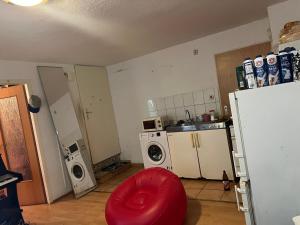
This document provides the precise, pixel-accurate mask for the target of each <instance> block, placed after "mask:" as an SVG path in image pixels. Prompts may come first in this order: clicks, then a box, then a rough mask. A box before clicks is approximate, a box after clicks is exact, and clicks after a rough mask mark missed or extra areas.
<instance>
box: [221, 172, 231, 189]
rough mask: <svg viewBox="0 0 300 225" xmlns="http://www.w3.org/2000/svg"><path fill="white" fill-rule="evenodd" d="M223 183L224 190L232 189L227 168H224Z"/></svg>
mask: <svg viewBox="0 0 300 225" xmlns="http://www.w3.org/2000/svg"><path fill="white" fill-rule="evenodd" d="M223 185H224V191H230V182H229V179H228V176H227V173H226V171H225V170H223Z"/></svg>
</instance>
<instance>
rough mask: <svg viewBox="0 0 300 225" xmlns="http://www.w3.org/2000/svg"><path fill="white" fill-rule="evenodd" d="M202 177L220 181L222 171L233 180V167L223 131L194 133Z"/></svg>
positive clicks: (224, 131) (225, 134)
mask: <svg viewBox="0 0 300 225" xmlns="http://www.w3.org/2000/svg"><path fill="white" fill-rule="evenodd" d="M195 135H197V137H196V139H197V142H198V148H197V150H198V157H199V163H200V169H201V174H202V177H204V178H206V179H212V180H221V179H222V175H223V170H225V171H226V173H227V175H228V177H229V179H230V180H233V167H232V163H231V157H230V151H229V146H228V140H227V133H226V130H225V129H218V130H205V131H197V132H195Z"/></svg>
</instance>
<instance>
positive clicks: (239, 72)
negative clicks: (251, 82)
mask: <svg viewBox="0 0 300 225" xmlns="http://www.w3.org/2000/svg"><path fill="white" fill-rule="evenodd" d="M236 78H237V83H238V87H239V89H240V90H244V89H246V88H247V85H246V81H245V73H244V69H243V67H242V66H239V67H237V68H236Z"/></svg>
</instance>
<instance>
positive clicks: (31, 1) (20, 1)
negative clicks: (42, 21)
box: [5, 0, 45, 6]
mask: <svg viewBox="0 0 300 225" xmlns="http://www.w3.org/2000/svg"><path fill="white" fill-rule="evenodd" d="M5 1H6V2H9V3H12V4H14V5H19V6H35V5H38V4H41V3H43V2H45V0H5Z"/></svg>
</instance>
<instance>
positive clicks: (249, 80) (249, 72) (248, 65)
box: [243, 58, 257, 89]
mask: <svg viewBox="0 0 300 225" xmlns="http://www.w3.org/2000/svg"><path fill="white" fill-rule="evenodd" d="M243 68H244V73H245V80H246V84H247V88H249V89H253V88H257V83H256V77H255V72H254V65H253V60H251V59H250V58H246V59H245V61H244V62H243Z"/></svg>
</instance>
